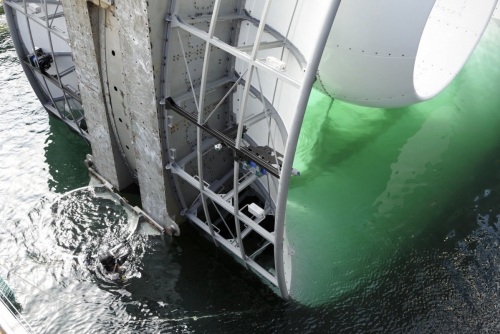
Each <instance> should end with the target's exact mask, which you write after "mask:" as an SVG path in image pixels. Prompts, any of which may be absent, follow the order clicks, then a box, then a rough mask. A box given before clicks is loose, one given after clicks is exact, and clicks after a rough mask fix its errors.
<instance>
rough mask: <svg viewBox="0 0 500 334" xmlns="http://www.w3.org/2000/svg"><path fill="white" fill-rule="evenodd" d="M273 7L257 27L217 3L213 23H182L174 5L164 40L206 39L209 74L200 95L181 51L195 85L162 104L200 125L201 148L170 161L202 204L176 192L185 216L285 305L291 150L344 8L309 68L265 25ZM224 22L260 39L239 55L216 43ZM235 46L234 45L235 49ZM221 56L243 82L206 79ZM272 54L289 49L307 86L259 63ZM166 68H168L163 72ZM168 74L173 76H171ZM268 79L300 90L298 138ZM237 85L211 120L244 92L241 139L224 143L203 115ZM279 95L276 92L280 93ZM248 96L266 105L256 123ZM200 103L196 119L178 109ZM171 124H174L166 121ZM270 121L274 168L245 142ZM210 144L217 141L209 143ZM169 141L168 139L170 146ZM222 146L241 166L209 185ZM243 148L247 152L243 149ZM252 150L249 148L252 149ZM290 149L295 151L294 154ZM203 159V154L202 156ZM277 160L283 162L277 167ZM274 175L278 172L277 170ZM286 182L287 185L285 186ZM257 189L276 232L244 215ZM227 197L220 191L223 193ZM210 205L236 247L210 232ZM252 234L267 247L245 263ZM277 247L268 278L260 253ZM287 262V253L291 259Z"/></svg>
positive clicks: (232, 77) (208, 19)
mask: <svg viewBox="0 0 500 334" xmlns="http://www.w3.org/2000/svg"><path fill="white" fill-rule="evenodd" d="M271 1H272V0H265V1H263V8H264V9H263V11H262V14H261V18H260V20H257V19H255V18H253V17H251V16H250V14H249V13H248V12H247V11H246V10H243V9H241V8H240V10H239V12H238V13H234V14H226V15H221V16H219V15H218V13H219V9H220V6H221V0H216V1H215V2H214V4H213V8H212V9H211V11H212V14H211V15H198V14H196V15H193V16H191V17H181V15H179V13H176V12H175V9H174V8H176V6H175V1H174V5H172V11H171V12H172V14H171V15H169V16H168V17H167V26H168V28H167V33H166V36H170V35H169V34H170V33H169V32H171V31H172V29H177V35H178V37H179V39H180V41H181V48H182V39H181V36H180V34H179V29H181V30H183V31H185V32H187V33H188V34H190V35H192V36H196V37H198V38H200V39H201V40H202V41H203V42H204V43H205V53H204V57H202V58H203V70H202V75H201V82H200V85H199V86H197V87H195V86H194V85H193V82H192V80H191V76H190V69H189V66H188V63H187V60H186V54H185V52H184V49H182V56H183V57H184V63H185V66H186V73H187V76H188V78H189V82H190V87H191V89H190V91H188V92H186V93H184V94H182V95H179V96H176V97H171V96H170V94H169V92H168V91H167V90H164V94H165V95H164V96H163V100H162V104H163V105H164V107H165V111H166V112H167V114H168V112H169V111H173V112H175V113H177V114H178V115H180V116H181V117H182V118H184V119H186V120H188V121H189V122H191V123H194V124H195V125H196V126H197V145H196V150H195V151H194V152H191V153H189V154H187V155H185V156H184V157H181V158H180V159H179V160H178V161H176V160H175V156H170V160H169V163H168V165H167V166H166V168H167V169H169V170H170V171H171V172H172V174H173V175H175V176H176V177H174V180H175V182H176V186H177V189H180V188H179V187H178V184H179V180H183V182H187V183H188V184H189V185H191V186H192V187H194V188H196V189H197V191H199V195H198V197H197V198H196V199H195V200H194V202H193V203H192V204H191V205H190V206H188V205H187V204H186V203H185V201H184V199H183V198H182V193H181V192H180V190H179V191H178V194H179V197H180V201H181V202H182V204H183V207H184V210H183V214H184V215H185V216H186V217H187V218H188V219H189V220H190V221H191V222H193V223H194V224H195V225H197V226H198V227H200V228H201V229H202V230H203V231H205V232H206V233H207V234H208V235H210V237H211V238H212V239H213V240H214V243H215V244H216V245H222V246H223V247H224V248H226V249H228V250H229V252H230V253H231V254H233V255H234V256H236V257H237V258H239V259H240V260H241V261H242V262H243V264H244V266H246V267H247V268H249V269H251V270H253V271H255V272H257V273H258V274H260V275H261V276H262V277H263V278H264V279H266V280H267V281H269V282H270V283H271V284H273V285H274V286H276V287H277V288H278V289H279V291H280V294H281V296H282V297H283V298H285V299H287V298H288V297H289V283H290V282H289V281H288V282H287V279H286V277H285V276H286V273H285V264H284V256H285V255H284V253H285V250H284V242H285V221H284V210H285V208H286V194H287V193H288V185H289V180H290V175H291V171H292V162H293V157H294V155H295V148H294V149H293V150H290V147H289V143H290V141H292V142H295V144H293V143H292V144H293V145H295V147H296V141H297V140H298V133H300V126H301V124H302V119H303V114H304V112H305V108H306V105H307V101H308V98H309V94H310V91H311V89H312V85H313V82H314V79H315V75H316V71H317V68H318V66H319V61H320V59H321V55H322V50H323V48H324V46H325V44H326V40H327V37H328V35H329V31H330V27H331V26H332V24H333V20H334V18H335V15H336V12H337V9H338V6H339V5H340V0H332V1H331V5H330V8H329V12H328V15H327V18H326V20H325V22H324V29H323V30H322V34H321V36H320V37H319V42H318V44H317V46H316V50H315V54H314V56H313V57H312V59H310V60H309V61H308V62H306V59H305V58H304V56H303V55H302V53H301V52H300V50H299V49H298V48H296V47H295V46H294V45H293V44H292V43H291V41H289V40H288V38H287V37H285V36H283V35H281V34H280V33H279V32H278V31H276V30H275V29H273V28H272V27H271V26H269V25H268V24H267V23H266V21H267V16H268V14H269V12H270V4H271ZM294 16H295V11H294V13H293V14H292V18H291V20H292V21H293V19H294ZM225 20H233V21H235V22H239V23H241V22H242V21H247V22H250V23H251V24H253V25H254V26H256V27H257V32H256V35H255V38H254V41H253V43H248V41H247V45H245V46H241V47H237V46H232V45H230V44H228V43H226V42H224V41H222V40H220V39H218V38H217V37H215V36H214V31H215V27H216V25H217V22H221V21H225ZM197 23H208V31H204V30H201V29H199V28H198V27H196V24H197ZM264 34H268V35H270V36H272V37H273V38H274V39H276V41H270V42H262V38H263V35H264ZM233 43H234V41H233ZM168 44H169V43H168V42H167V43H166V48H165V57H164V59H166V58H167V57H166V55H167V54H168V50H169V46H168ZM214 47H215V48H218V49H221V50H223V51H224V52H226V53H227V54H229V55H230V56H232V57H233V66H234V64H235V60H236V59H238V60H240V61H242V62H243V64H246V65H247V70H246V72H245V73H243V74H242V75H239V74H238V73H236V71H234V68H233V72H232V73H230V74H229V75H227V76H226V77H224V78H221V79H217V80H215V81H213V82H208V80H207V77H208V75H207V73H208V70H209V67H210V51H211V48H214ZM274 48H282V49H283V50H284V49H287V50H288V51H289V53H290V55H292V56H293V57H294V58H295V59H296V61H297V63H298V65H299V67H300V69H301V71H302V78H301V79H299V80H297V79H296V78H293V77H290V76H288V75H287V74H286V73H285V72H280V71H278V70H276V69H274V68H271V67H270V66H268V65H267V64H266V63H265V61H263V60H260V59H258V57H257V54H258V52H259V51H262V50H268V49H274ZM165 67H167V66H166V65H165ZM167 73H168V72H167ZM254 74H255V76H256V79H257V80H256V81H257V82H258V87H255V86H253V85H252V81H255V80H252V78H253V76H254ZM262 75H264V76H267V77H270V78H272V79H275V80H276V83H278V82H281V83H283V84H286V85H290V86H291V87H294V88H298V89H299V97H298V101H297V104H296V107H295V113H296V115H298V117H296V118H295V120H294V124H293V126H292V128H293V129H294V132H293V133H292V137H290V135H289V134H288V133H287V131H286V128H285V126H284V124H283V122H282V120H281V118H280V116H279V114H278V112H277V111H276V109H275V108H274V106H273V103H272V102H270V101H268V100H267V99H266V98H265V96H264V93H263V91H262V85H261V76H262ZM229 83H231V84H232V86H231V88H230V89H229V90H228V91H227V93H226V94H225V95H224V97H223V98H222V99H221V100H220V101H219V103H217V105H216V107H215V108H214V109H213V110H212V111H211V112H210V114H209V116H208V117H207V119H208V118H210V117H211V116H212V114H214V113H215V111H216V110H217V108H218V107H219V106H220V105H221V104H222V103H223V101H224V100H225V99H226V98H227V97H228V95H229V94H230V93H231V92H232V91H233V89H234V88H235V87H236V86H238V85H241V86H242V87H243V89H242V94H241V96H240V99H241V104H240V112H239V115H238V119H237V121H236V124H237V126H238V130H237V132H236V135H235V137H233V136H230V137H229V136H227V135H224V134H223V132H221V131H217V130H215V129H213V128H211V127H210V126H208V124H206V120H203V111H204V99H205V96H206V94H207V91H210V90H215V89H217V88H218V87H222V86H225V85H227V84H229ZM275 89H276V87H275ZM250 96H252V97H254V98H255V97H256V98H257V99H258V100H260V101H261V103H262V113H260V114H257V115H254V116H252V117H250V118H247V119H246V118H245V116H246V111H247V101H248V100H249V98H250ZM191 99H194V101H195V105H196V109H197V117H196V115H193V114H190V113H189V112H187V111H186V110H184V109H183V108H181V107H180V104H181V103H184V102H186V101H188V100H191ZM168 117H172V116H167V118H168ZM272 119H273V120H274V125H275V128H274V132H275V133H277V132H280V133H281V137H282V138H281V139H282V141H283V145H285V146H286V154H285V156H284V157H283V155H281V154H279V153H278V152H277V151H276V146H275V143H274V141H273V139H272V138H271V137H272V136H271V132H272V131H271V126H272V125H271V120H272ZM263 120H265V121H266V122H267V123H266V125H267V128H268V137H269V140H270V143H269V144H270V147H268V149H270V150H272V151H273V153H274V154H273V155H274V158H275V159H276V160H275V161H267V162H266V163H263V161H262V159H259V158H258V157H255V155H252V154H253V153H254V152H252V151H249V149H250V148H254V147H252V146H251V143H252V142H253V140H252V139H251V138H249V137H247V136H245V137H244V134H245V132H246V128H247V127H250V126H252V124H256V123H258V122H260V121H263ZM203 133H206V134H208V135H209V137H208V138H207V139H205V140H202V139H203V137H202V134H203ZM210 136H211V137H210ZM167 141H168V139H167ZM216 143H223V144H225V145H226V146H227V147H229V148H230V149H231V150H233V152H234V153H235V162H234V167H233V168H232V170H230V171H229V172H228V173H227V174H226V175H225V176H224V177H223V179H222V180H217V181H215V182H213V183H212V184H209V183H207V182H206V180H204V178H203V156H204V154H206V152H208V150H210V147H211V146H212V148H213V145H214V144H216ZM244 143H245V144H244ZM249 143H250V146H248V145H249ZM293 145H292V146H293ZM204 152H205V153H204ZM238 154H241V156H243V157H244V158H247V159H248V160H250V161H254V162H255V163H256V164H257V165H258V166H260V167H261V168H264V169H266V170H267V171H269V172H270V173H269V174H270V175H268V182H269V179H271V180H272V181H273V183H274V185H275V190H276V192H277V200H276V203H275V202H274V201H273V199H272V196H271V193H270V191H271V189H270V186H269V183H268V186H267V189H266V187H264V186H263V185H262V183H261V182H260V180H259V177H258V176H256V175H255V174H251V173H249V174H250V175H249V174H246V175H243V176H241V174H240V165H241V161H242V160H243V159H242V158H241V156H240V158H239V157H238ZM195 157H196V158H197V165H198V175H191V174H190V173H188V172H186V171H185V170H184V166H186V164H187V163H188V162H189V161H191V160H193V159H194V158H195ZM278 158H279V159H280V161H278ZM282 161H287V164H286V165H285V164H283V163H282ZM271 167H272V168H271ZM231 175H232V176H233V182H232V185H233V188H232V189H231V190H229V191H226V193H225V194H224V193H222V194H219V193H218V189H219V188H220V187H221V185H222V184H224V183H225V182H226V181H228V180H229V179H230V178H231ZM283 179H285V180H286V182H283V181H282V180H283ZM252 186H255V187H254V188H257V189H258V191H259V192H260V193H261V194H262V195H263V197H264V198H265V200H266V203H267V204H266V208H265V214H266V215H272V214H274V215H275V220H274V230H271V231H268V230H267V229H266V228H264V227H263V226H261V225H260V223H261V222H262V221H263V219H259V218H256V217H254V218H251V217H250V216H248V215H247V214H245V213H244V209H245V207H246V206H245V207H243V208H240V202H239V195H240V193H242V191H243V190H245V189H247V188H248V187H252ZM221 192H222V190H221ZM207 199H209V200H210V201H211V202H212V204H213V205H214V207H215V209H216V210H217V214H218V215H219V216H220V219H221V221H222V223H223V224H224V225H221V227H222V226H225V227H226V228H227V229H228V230H229V233H230V235H231V237H232V239H228V238H224V237H223V236H222V235H221V234H220V233H219V232H220V231H217V229H218V228H217V226H215V225H213V224H212V220H211V218H210V212H209V210H208V207H207ZM200 206H202V207H203V211H204V218H205V220H202V219H200V218H199V217H198V215H197V210H198V209H199V208H200ZM218 207H220V208H222V209H223V210H224V211H225V212H226V215H227V214H230V215H232V216H233V218H234V222H235V225H234V226H233V230H232V231H235V232H236V233H233V232H232V231H231V229H230V228H229V226H228V224H227V222H226V220H225V219H224V217H223V215H222V214H221V212H220V211H219V209H218ZM240 222H241V224H242V226H243V227H244V229H243V231H242V230H241V228H240V225H241V224H240ZM251 232H256V233H257V234H258V235H259V236H260V237H261V238H262V239H263V242H262V243H261V244H260V246H259V248H258V249H257V250H255V251H253V252H252V254H251V255H247V254H246V253H245V247H244V240H245V238H246V237H247V236H248V235H249V233H251ZM271 245H272V246H273V247H274V268H273V269H274V273H272V270H266V269H264V268H263V267H262V266H260V265H259V264H258V263H256V262H255V260H254V259H255V257H256V256H258V255H259V254H261V253H262V251H263V250H264V249H265V248H266V247H268V246H271ZM287 254H288V252H287Z"/></svg>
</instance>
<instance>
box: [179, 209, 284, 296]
mask: <svg viewBox="0 0 500 334" xmlns="http://www.w3.org/2000/svg"><path fill="white" fill-rule="evenodd" d="M186 217H188V218H189V220H191V221H192V222H193V223H195V224H196V225H197V226H199V227H200V228H201V229H202V230H203V231H205V232H206V233H208V234H210V231H209V229H208V226H207V224H205V223H203V222H202V221H201V220H200V219H199V218H198V217H196V216H195V215H193V214H186ZM215 240H216V241H217V242H218V243H219V244H221V245H222V246H224V247H225V248H226V249H228V250H229V251H230V252H231V253H232V254H234V255H236V257H238V258H239V259H241V260H242V261H243V262H245V263H246V264H247V265H248V266H249V267H250V268H252V269H253V270H255V271H256V272H257V273H259V274H260V275H262V276H263V277H264V278H265V279H267V280H268V281H269V282H271V283H272V284H273V285H274V286H278V281H277V280H276V277H274V276H273V275H271V273H270V272H268V271H267V270H265V269H264V268H262V267H261V266H259V265H258V264H257V262H255V261H254V260H253V259H251V258H249V257H247V258H246V260H244V259H242V258H241V254H240V250H239V248H236V247H235V246H233V245H232V244H231V243H230V242H229V241H227V240H226V239H224V238H223V237H222V236H221V235H220V234H218V233H216V234H215ZM266 247H267V246H266Z"/></svg>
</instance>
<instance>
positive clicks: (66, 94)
mask: <svg viewBox="0 0 500 334" xmlns="http://www.w3.org/2000/svg"><path fill="white" fill-rule="evenodd" d="M17 2H18V1H14V0H5V1H4V4H5V5H6V6H8V7H9V8H10V9H11V10H12V11H13V12H9V11H7V12H6V14H7V16H9V18H8V20H9V25H10V26H11V31H13V32H14V31H16V30H17V31H18V36H16V38H13V41H14V43H15V44H16V45H15V46H16V50H17V52H18V57H19V60H20V62H21V63H22V65H23V67H24V68H25V69H30V70H31V71H30V72H26V74H27V76H28V79H29V80H30V83H31V84H32V86H34V88H35V84H36V85H39V86H40V87H43V89H40V90H38V89H35V91H36V92H37V95H38V98H39V99H40V101H41V102H42V104H43V106H44V107H45V109H47V110H48V111H49V112H51V113H52V114H54V115H55V116H57V117H58V118H60V119H61V120H62V121H63V122H64V123H66V124H67V125H68V127H69V128H70V129H72V130H73V131H75V132H76V133H78V134H79V135H80V136H82V137H83V138H85V139H86V141H87V142H90V136H89V134H88V132H87V131H86V130H84V129H82V127H81V125H82V122H83V121H84V119H85V116H84V115H83V114H82V113H81V112H79V111H76V110H75V109H74V107H75V106H76V107H77V108H78V109H79V110H82V109H83V108H82V106H81V104H82V102H81V98H80V96H79V94H78V92H75V91H73V90H72V89H70V88H69V87H67V86H66V85H64V84H63V82H62V78H63V77H65V76H67V75H68V74H70V73H73V72H74V71H75V67H74V66H72V67H70V68H67V69H65V70H63V71H60V70H59V66H58V64H57V61H56V58H57V57H68V56H71V53H70V52H56V51H55V50H54V44H53V41H52V34H54V35H56V36H58V37H59V38H61V39H62V40H63V41H65V42H67V43H69V38H68V36H66V35H65V34H64V33H63V32H61V31H60V30H57V29H54V27H53V26H52V24H53V22H54V19H55V18H57V17H63V16H64V13H63V12H62V7H61V6H60V5H61V2H60V1H56V0H38V1H37V0H22V3H21V4H19V3H17ZM30 3H35V4H37V5H39V6H40V7H41V9H42V11H43V13H42V15H43V16H36V15H34V14H31V13H29V12H28V4H30ZM49 4H51V5H57V6H56V8H55V10H54V13H52V14H49V8H48V5H49ZM14 13H15V14H16V15H22V16H23V17H24V18H25V22H26V27H27V30H28V33H29V41H28V43H29V44H28V45H26V41H25V40H23V39H22V37H21V36H20V32H19V29H15V30H14V28H15V27H16V26H17V24H16V22H15V20H14V19H13V18H14ZM32 22H35V23H36V24H38V25H39V26H40V27H41V28H42V29H43V30H45V31H46V32H47V38H48V41H49V46H50V50H49V53H50V54H51V56H52V59H53V66H54V68H55V72H56V74H55V75H53V76H52V75H50V74H48V73H45V72H43V71H41V70H40V69H39V68H37V67H34V66H32V65H31V64H30V63H29V62H28V61H27V55H28V54H29V49H30V48H31V50H33V52H34V50H35V46H36V44H35V40H34V38H33V33H32ZM22 50H25V51H24V54H23V51H22ZM35 59H36V61H37V62H38V57H37V55H36V54H35ZM37 76H38V77H37ZM49 82H50V83H51V84H52V85H54V86H55V87H57V88H58V89H59V90H60V91H61V97H54V96H53V95H52V93H51V90H50V87H49V85H48V83H49ZM44 101H46V102H44ZM58 101H64V102H63V105H62V106H59V105H58V104H57V102H58ZM77 104H78V105H77ZM64 111H66V112H67V113H68V114H69V116H70V117H71V118H69V117H68V116H67V115H66V114H65V112H64Z"/></svg>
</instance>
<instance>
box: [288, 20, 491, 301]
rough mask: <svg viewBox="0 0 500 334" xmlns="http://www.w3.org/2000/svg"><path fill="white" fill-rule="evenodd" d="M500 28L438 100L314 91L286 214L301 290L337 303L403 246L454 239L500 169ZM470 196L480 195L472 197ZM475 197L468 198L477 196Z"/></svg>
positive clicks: (296, 285) (302, 295)
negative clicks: (484, 176) (365, 99)
mask: <svg viewBox="0 0 500 334" xmlns="http://www.w3.org/2000/svg"><path fill="white" fill-rule="evenodd" d="M498 55H500V28H499V26H498V25H497V24H495V23H493V24H491V25H490V27H489V28H488V30H487V32H486V34H485V36H484V37H483V39H482V41H481V43H480V44H479V46H478V48H477V50H476V51H475V53H474V54H473V56H472V57H471V58H470V60H469V61H468V63H467V65H466V66H465V68H464V69H463V70H462V72H461V73H460V74H459V75H458V77H457V78H456V79H455V80H454V81H453V83H452V84H451V85H450V86H449V87H448V88H446V89H445V91H444V92H442V93H441V94H440V95H439V96H437V97H436V98H434V99H432V100H430V101H427V102H423V103H419V104H417V105H413V106H410V107H406V108H399V109H387V110H385V109H371V108H365V107H358V106H353V105H350V104H346V103H342V102H339V101H335V102H333V100H332V99H331V98H330V97H328V96H326V95H323V94H322V93H320V92H318V91H313V93H312V94H311V97H310V100H309V105H308V108H307V111H306V114H305V119H304V125H303V128H302V132H301V134H300V139H299V145H298V149H297V154H296V157H295V161H294V167H295V168H297V169H299V170H300V171H301V176H300V177H296V178H293V179H292V182H291V187H290V191H289V197H288V205H287V211H286V214H287V216H286V221H287V233H288V236H289V240H290V242H291V243H292V245H293V247H294V249H295V250H296V255H295V256H294V257H293V262H292V263H293V282H292V295H294V296H296V298H297V299H298V300H301V301H303V302H306V303H310V304H314V305H316V304H322V303H325V302H331V301H333V300H335V299H336V298H339V297H341V296H343V295H344V294H345V293H348V292H351V291H353V290H356V289H363V288H365V287H366V286H369V285H371V284H373V282H374V281H377V280H378V279H380V278H381V277H383V276H384V275H385V274H386V272H387V270H388V267H390V266H391V265H392V264H393V261H394V259H395V258H397V257H398V255H399V254H405V252H407V251H408V250H409V249H412V248H413V247H422V248H425V247H426V245H427V244H428V243H429V242H430V241H432V239H438V240H439V239H441V240H444V239H445V238H446V235H447V234H448V233H449V232H450V230H453V229H454V228H455V227H456V226H455V225H456V222H455V219H452V218H450V217H457V218H458V217H459V216H460V215H462V214H463V213H462V211H463V209H464V208H465V207H466V206H467V205H471V204H469V203H470V200H471V199H473V198H474V197H475V196H476V195H475V194H474V195H473V194H471V191H472V190H475V191H477V192H478V196H479V197H480V198H483V197H485V196H489V195H491V194H492V190H491V189H486V188H485V189H482V188H480V187H478V186H479V184H480V183H478V179H479V178H480V176H481V175H480V174H481V173H483V171H482V168H485V166H487V165H490V167H493V168H498V167H500V164H499V163H500V160H499V157H500V156H499V155H498V153H497V151H498V145H499V144H500V131H499V129H500V94H499V92H498V89H499V87H500V59H499V57H498ZM471 196H472V198H471ZM468 200H469V201H468Z"/></svg>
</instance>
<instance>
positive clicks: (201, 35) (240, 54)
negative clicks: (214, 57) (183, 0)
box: [175, 15, 301, 88]
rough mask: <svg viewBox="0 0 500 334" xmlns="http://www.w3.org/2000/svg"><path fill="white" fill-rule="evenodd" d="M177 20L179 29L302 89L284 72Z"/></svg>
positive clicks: (179, 18) (178, 17)
mask: <svg viewBox="0 0 500 334" xmlns="http://www.w3.org/2000/svg"><path fill="white" fill-rule="evenodd" d="M175 18H176V19H177V23H178V27H180V28H182V29H184V30H185V31H187V32H189V33H191V34H193V35H195V36H196V37H198V38H201V39H202V40H204V41H206V42H208V43H210V44H212V45H214V46H215V47H218V48H219V49H221V50H224V51H226V52H227V53H229V54H231V55H233V56H235V57H236V58H239V59H241V60H243V61H244V62H246V63H248V64H250V65H253V66H255V67H256V68H258V69H259V70H262V71H264V72H265V73H268V74H271V75H272V76H274V77H275V78H277V79H279V80H281V81H283V82H286V83H288V84H290V85H292V86H293V87H297V88H300V86H301V83H300V82H299V81H297V80H295V79H293V78H291V77H289V76H287V75H285V74H284V73H283V72H280V71H277V70H275V69H273V68H271V67H269V66H267V65H266V64H265V63H263V62H261V61H259V60H252V58H251V57H250V55H248V54H246V53H245V52H243V51H240V50H238V49H237V48H235V47H233V46H231V45H229V44H227V43H224V42H222V41H221V40H219V39H218V38H216V37H213V38H210V36H209V35H208V34H207V33H206V32H204V31H203V30H200V29H198V28H195V27H193V26H192V25H189V24H187V23H186V22H185V21H184V20H183V19H182V18H181V17H180V16H179V15H175Z"/></svg>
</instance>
